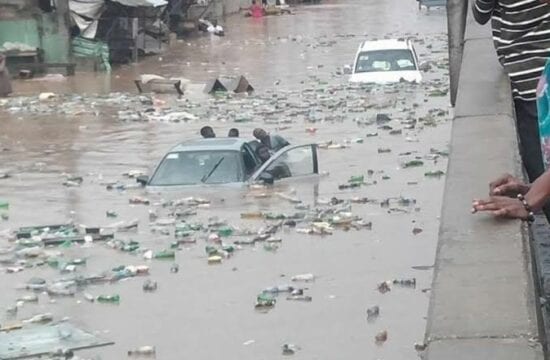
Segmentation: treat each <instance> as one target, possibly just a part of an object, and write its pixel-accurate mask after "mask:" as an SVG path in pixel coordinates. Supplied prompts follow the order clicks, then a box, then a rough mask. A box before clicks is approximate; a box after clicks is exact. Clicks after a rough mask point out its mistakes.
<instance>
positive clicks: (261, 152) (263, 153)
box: [256, 144, 271, 162]
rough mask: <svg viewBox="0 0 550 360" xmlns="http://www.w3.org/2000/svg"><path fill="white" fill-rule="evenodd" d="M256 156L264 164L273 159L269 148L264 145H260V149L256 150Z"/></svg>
mask: <svg viewBox="0 0 550 360" xmlns="http://www.w3.org/2000/svg"><path fill="white" fill-rule="evenodd" d="M256 155H257V156H258V157H259V158H260V160H261V161H262V162H266V161H267V160H269V158H270V157H271V154H270V153H269V148H268V147H267V146H265V145H264V144H260V145H258V147H257V148H256Z"/></svg>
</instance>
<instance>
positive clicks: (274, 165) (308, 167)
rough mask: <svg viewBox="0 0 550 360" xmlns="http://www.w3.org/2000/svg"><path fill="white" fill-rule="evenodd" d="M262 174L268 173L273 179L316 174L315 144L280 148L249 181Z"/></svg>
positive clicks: (256, 179)
mask: <svg viewBox="0 0 550 360" xmlns="http://www.w3.org/2000/svg"><path fill="white" fill-rule="evenodd" d="M262 174H269V176H272V177H273V178H274V180H275V181H280V180H284V179H292V178H304V177H310V176H316V175H318V174H319V164H318V161H317V144H308V145H296V146H287V147H284V148H282V149H281V150H279V151H278V152H277V153H275V154H274V155H273V156H271V158H270V159H269V160H267V161H266V162H265V163H264V164H263V165H262V166H261V167H260V168H259V169H258V170H257V171H256V172H255V173H254V174H253V175H252V176H251V177H250V182H255V181H258V180H260V177H261V176H262Z"/></svg>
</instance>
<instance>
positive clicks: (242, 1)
mask: <svg viewBox="0 0 550 360" xmlns="http://www.w3.org/2000/svg"><path fill="white" fill-rule="evenodd" d="M251 4H252V0H223V13H224V15H231V14H234V13H237V12H239V10H240V9H241V8H248V7H250V5H251Z"/></svg>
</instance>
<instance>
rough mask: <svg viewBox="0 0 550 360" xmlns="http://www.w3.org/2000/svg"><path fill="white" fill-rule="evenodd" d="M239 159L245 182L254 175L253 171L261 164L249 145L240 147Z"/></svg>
mask: <svg viewBox="0 0 550 360" xmlns="http://www.w3.org/2000/svg"><path fill="white" fill-rule="evenodd" d="M241 157H242V161H243V166H244V174H245V180H247V179H248V178H249V177H250V176H252V175H253V174H254V171H255V170H256V169H258V166H259V165H260V164H261V162H260V160H259V159H258V158H257V157H256V154H255V153H254V151H253V150H252V148H251V146H250V145H249V144H244V145H243V146H242V147H241Z"/></svg>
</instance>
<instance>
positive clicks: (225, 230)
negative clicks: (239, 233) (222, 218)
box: [218, 226, 233, 237]
mask: <svg viewBox="0 0 550 360" xmlns="http://www.w3.org/2000/svg"><path fill="white" fill-rule="evenodd" d="M218 235H219V236H220V237H228V236H231V235H233V229H232V228H230V227H229V226H223V227H221V228H219V229H218Z"/></svg>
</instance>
